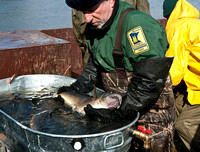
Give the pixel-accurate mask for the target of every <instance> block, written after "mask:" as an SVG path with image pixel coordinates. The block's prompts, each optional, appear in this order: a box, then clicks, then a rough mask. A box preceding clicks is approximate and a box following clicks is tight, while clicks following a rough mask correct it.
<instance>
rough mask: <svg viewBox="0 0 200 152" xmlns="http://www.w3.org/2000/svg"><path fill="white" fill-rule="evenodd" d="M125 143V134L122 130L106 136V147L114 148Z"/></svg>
mask: <svg viewBox="0 0 200 152" xmlns="http://www.w3.org/2000/svg"><path fill="white" fill-rule="evenodd" d="M123 144H124V136H123V134H122V132H117V133H114V134H110V135H108V136H106V137H105V138H104V148H105V149H107V150H108V149H112V148H117V147H120V146H122V145H123Z"/></svg>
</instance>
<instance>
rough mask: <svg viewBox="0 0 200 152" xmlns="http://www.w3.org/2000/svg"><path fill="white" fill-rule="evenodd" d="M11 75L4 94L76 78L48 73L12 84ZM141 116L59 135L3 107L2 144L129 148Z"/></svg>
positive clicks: (37, 150) (18, 149)
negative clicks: (35, 127) (27, 123)
mask: <svg viewBox="0 0 200 152" xmlns="http://www.w3.org/2000/svg"><path fill="white" fill-rule="evenodd" d="M9 79H10V78H7V79H2V80H0V86H1V88H0V94H3V93H6V92H9V93H15V92H17V91H19V90H21V89H30V90H32V91H33V90H35V91H37V90H40V89H41V88H47V87H52V88H53V87H54V88H55V89H57V88H58V87H61V86H63V85H67V86H69V85H70V84H71V83H73V82H74V81H75V79H73V78H70V77H66V76H60V75H47V74H39V75H38V74H35V75H24V76H18V77H16V78H14V80H13V81H12V82H11V84H8V80H9ZM97 91H98V93H99V94H100V93H102V92H103V91H102V90H100V89H97ZM0 104H1V103H0ZM138 119H139V113H137V116H136V118H135V120H133V121H132V122H131V123H129V124H128V125H126V126H123V127H121V128H119V129H115V130H111V131H107V132H102V133H97V134H88V135H58V134H49V133H44V132H40V131H35V130H33V129H31V128H28V127H26V126H24V125H23V124H21V123H19V122H18V121H16V120H15V119H14V118H12V117H11V116H9V115H8V114H6V113H5V112H4V111H2V110H0V140H1V144H2V147H1V148H5V149H9V150H10V151H14V152H22V151H23V152H43V151H48V152H66V151H69V152H73V151H81V152H88V151H94V152H96V151H98V152H105V151H106V152H114V151H120V152H121V151H128V149H129V148H130V144H131V140H132V138H133V135H132V130H133V129H134V128H135V123H136V122H137V120H138Z"/></svg>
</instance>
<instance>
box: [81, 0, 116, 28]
mask: <svg viewBox="0 0 200 152" xmlns="http://www.w3.org/2000/svg"><path fill="white" fill-rule="evenodd" d="M114 3H115V0H101V1H100V3H99V4H97V5H95V6H94V7H92V8H90V9H87V10H85V11H83V13H84V15H85V22H86V23H91V24H92V25H93V26H95V27H97V28H101V27H102V26H103V25H104V24H105V23H106V22H107V21H108V19H109V18H110V17H111V15H112V12H113V9H114Z"/></svg>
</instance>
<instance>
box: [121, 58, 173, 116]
mask: <svg viewBox="0 0 200 152" xmlns="http://www.w3.org/2000/svg"><path fill="white" fill-rule="evenodd" d="M172 61H173V58H164V57H161V58H149V59H145V60H141V61H139V62H137V63H133V67H134V71H133V74H132V76H133V77H132V79H131V83H130V84H129V86H128V91H127V93H126V94H125V96H124V97H123V101H122V105H121V106H120V109H119V110H120V111H121V112H122V113H123V115H130V114H131V111H140V112H142V111H143V110H144V108H145V107H146V106H148V105H150V104H154V103H155V102H156V101H157V99H158V97H159V96H160V93H161V92H162V90H163V88H164V84H165V81H166V78H167V76H168V74H169V69H170V67H171V64H172Z"/></svg>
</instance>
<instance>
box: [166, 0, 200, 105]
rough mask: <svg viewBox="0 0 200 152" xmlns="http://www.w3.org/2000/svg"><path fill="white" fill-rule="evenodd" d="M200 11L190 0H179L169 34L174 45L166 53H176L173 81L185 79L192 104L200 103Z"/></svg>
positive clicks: (176, 82)
mask: <svg viewBox="0 0 200 152" xmlns="http://www.w3.org/2000/svg"><path fill="white" fill-rule="evenodd" d="M198 18H199V11H198V10H197V9H196V8H195V7H194V6H192V5H191V4H190V3H188V2H187V1H186V0H179V1H178V2H177V4H176V6H175V8H174V10H173V11H172V13H171V15H170V17H169V19H168V22H167V25H166V33H167V39H168V41H169V44H170V47H169V50H168V51H167V53H166V56H167V57H169V56H174V61H173V64H172V67H171V69H170V74H171V77H172V83H173V85H174V86H176V85H178V84H179V83H180V81H181V80H182V79H183V80H184V81H185V83H186V85H187V92H188V101H189V103H190V104H192V105H194V104H200V20H199V19H198Z"/></svg>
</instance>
